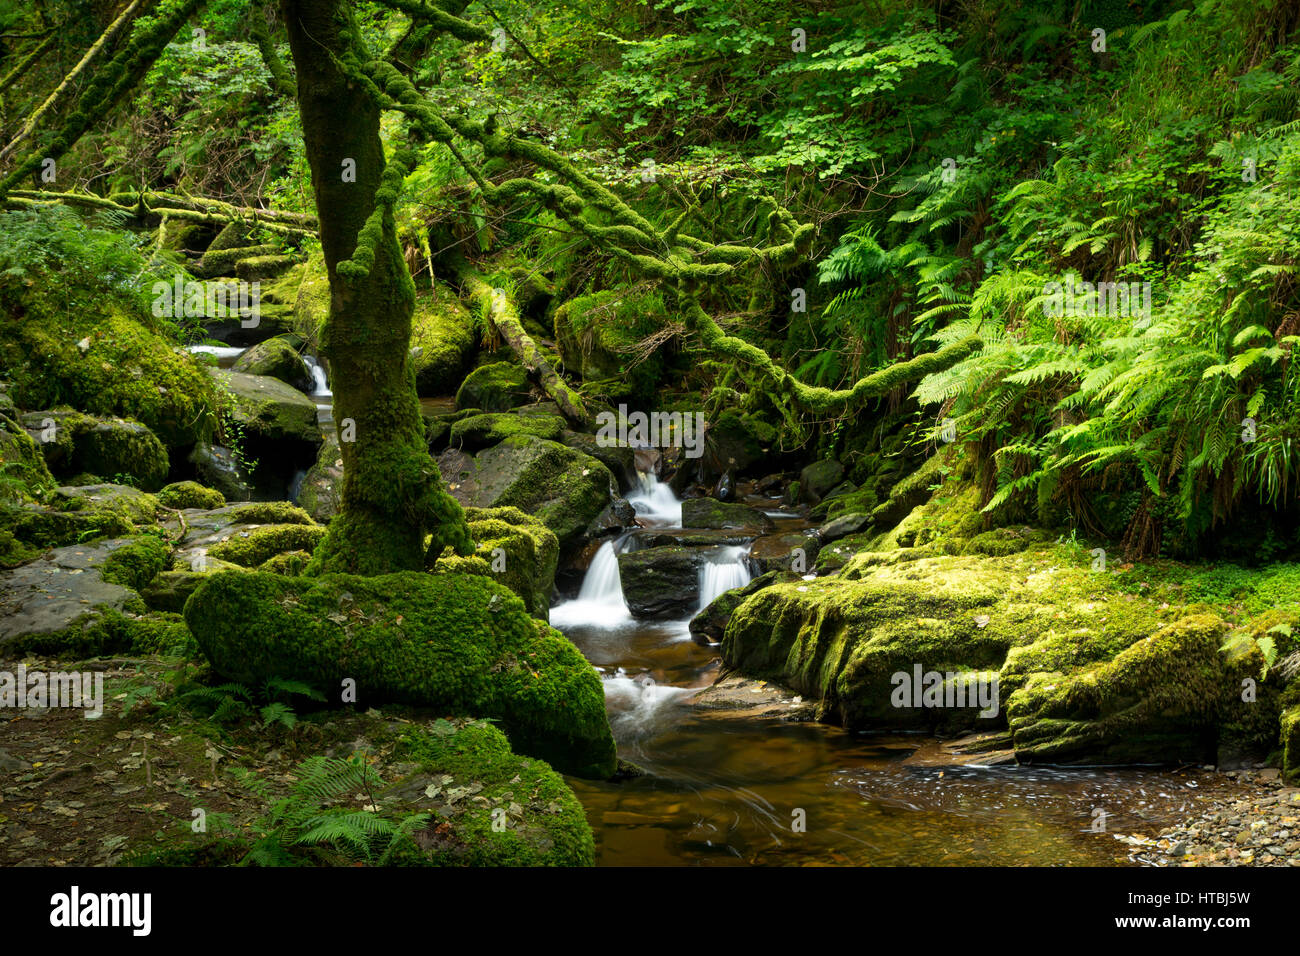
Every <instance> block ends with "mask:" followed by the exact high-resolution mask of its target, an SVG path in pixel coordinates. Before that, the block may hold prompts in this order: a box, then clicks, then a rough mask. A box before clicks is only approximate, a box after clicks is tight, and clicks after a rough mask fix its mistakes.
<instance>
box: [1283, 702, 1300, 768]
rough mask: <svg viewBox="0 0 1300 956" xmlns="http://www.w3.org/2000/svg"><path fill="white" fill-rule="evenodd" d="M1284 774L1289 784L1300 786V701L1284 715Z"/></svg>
mask: <svg viewBox="0 0 1300 956" xmlns="http://www.w3.org/2000/svg"><path fill="white" fill-rule="evenodd" d="M1295 696H1297V695H1293V697H1295ZM1282 774H1283V776H1284V777H1285V778H1286V781H1287V783H1290V784H1292V785H1295V784H1300V700H1296V702H1295V703H1293V704H1292V705H1291V706H1290V707H1289V708H1288V709H1287V710H1286V711H1285V712H1284V713H1283V714H1282Z"/></svg>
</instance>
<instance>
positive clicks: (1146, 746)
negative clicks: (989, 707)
mask: <svg viewBox="0 0 1300 956" xmlns="http://www.w3.org/2000/svg"><path fill="white" fill-rule="evenodd" d="M1225 629H1226V628H1225V625H1224V623H1223V621H1222V620H1221V619H1219V618H1218V617H1216V616H1214V615H1210V614H1202V615H1195V616H1192V617H1188V618H1186V619H1183V620H1180V621H1176V622H1174V623H1172V624H1169V625H1167V626H1165V627H1164V628H1162V629H1160V630H1159V631H1157V632H1156V633H1155V634H1152V635H1151V636H1150V637H1146V638H1143V639H1142V640H1140V641H1138V642H1136V643H1134V644H1132V645H1131V646H1129V647H1127V648H1125V649H1124V650H1123V651H1121V652H1120V653H1119V654H1117V655H1116V656H1115V658H1114V659H1113V660H1110V661H1106V662H1104V663H1100V664H1096V665H1094V666H1092V667H1088V668H1086V669H1084V670H1082V671H1079V672H1076V673H1073V674H1069V675H1065V674H1060V673H1036V674H1034V675H1032V676H1031V677H1030V679H1029V681H1028V682H1027V683H1026V684H1025V686H1024V687H1023V688H1022V689H1020V690H1018V691H1016V692H1015V693H1013V694H1012V695H1011V697H1010V699H1009V700H1008V702H1007V719H1008V722H1009V724H1010V728H1011V732H1012V735H1013V738H1014V740H1015V745H1016V752H1017V755H1019V756H1021V757H1022V758H1024V759H1030V760H1062V759H1067V760H1068V759H1071V758H1075V757H1077V756H1078V755H1079V754H1081V753H1087V754H1088V755H1089V756H1090V757H1092V758H1098V757H1100V758H1102V759H1109V760H1115V761H1120V762H1128V761H1133V760H1139V761H1141V760H1150V759H1152V758H1153V757H1154V756H1155V755H1159V759H1161V760H1205V759H1212V758H1213V736H1214V724H1215V720H1216V717H1217V712H1218V708H1219V705H1220V700H1221V698H1222V696H1223V691H1224V672H1223V667H1222V663H1221V661H1220V658H1219V653H1218V651H1219V645H1220V644H1221V643H1222V638H1223V634H1224V631H1225Z"/></svg>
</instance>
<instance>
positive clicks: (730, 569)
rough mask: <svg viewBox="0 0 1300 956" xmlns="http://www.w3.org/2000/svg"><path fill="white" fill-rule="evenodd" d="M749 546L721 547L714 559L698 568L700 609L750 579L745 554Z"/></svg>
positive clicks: (743, 584) (742, 585) (740, 586)
mask: <svg viewBox="0 0 1300 956" xmlns="http://www.w3.org/2000/svg"><path fill="white" fill-rule="evenodd" d="M748 552H749V548H748V547H746V546H744V545H740V546H738V547H730V548H722V549H721V550H720V551H719V552H718V554H717V556H716V558H715V559H714V560H711V561H709V562H708V563H707V564H706V565H704V567H702V568H700V610H701V611H703V610H704V609H705V608H706V607H708V606H709V605H710V604H711V603H712V602H713V599H714V598H716V597H718V596H719V595H721V594H722V593H723V592H724V591H730V590H731V589H732V588H742V587H744V586H745V585H746V584H748V583H749V581H750V574H749V568H748V566H746V564H745V555H746V554H747V553H748Z"/></svg>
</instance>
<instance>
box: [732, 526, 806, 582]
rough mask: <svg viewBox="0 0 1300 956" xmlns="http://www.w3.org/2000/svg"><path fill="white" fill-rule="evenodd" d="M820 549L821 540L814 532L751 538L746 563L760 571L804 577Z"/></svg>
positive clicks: (789, 532)
mask: <svg viewBox="0 0 1300 956" xmlns="http://www.w3.org/2000/svg"><path fill="white" fill-rule="evenodd" d="M820 550H821V540H820V539H819V538H818V537H817V533H816V532H814V531H787V532H786V533H785V534H769V535H764V536H763V537H761V538H757V539H755V540H754V543H753V544H751V545H750V548H749V561H750V564H752V565H753V566H754V567H756V568H758V570H759V571H760V572H766V571H793V572H794V573H795V574H806V573H807V572H809V571H811V570H812V569H813V565H814V563H815V562H816V560H817V553H818V552H819V551H820Z"/></svg>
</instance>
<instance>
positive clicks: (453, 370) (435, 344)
mask: <svg viewBox="0 0 1300 956" xmlns="http://www.w3.org/2000/svg"><path fill="white" fill-rule="evenodd" d="M476 339H477V336H476V333H475V331H474V320H473V318H472V317H471V316H470V314H469V311H468V310H467V309H466V308H465V307H464V306H463V305H462V304H461V303H460V300H459V299H458V298H457V297H456V294H455V293H454V292H452V290H450V289H449V288H447V287H446V286H439V287H438V289H437V292H436V293H435V294H433V295H420V296H417V297H416V300H415V314H414V315H413V316H412V317H411V348H413V349H419V352H418V354H416V355H415V356H414V358H413V359H412V361H411V365H412V367H413V368H414V370H415V388H416V392H417V393H418V394H420V395H429V396H437V395H450V394H452V393H454V392H455V391H456V389H457V387H458V386H459V385H460V383H461V380H462V379H463V378H464V376H465V371H466V369H467V368H468V366H469V364H470V361H471V360H472V358H473V355H474V349H475V345H476Z"/></svg>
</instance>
